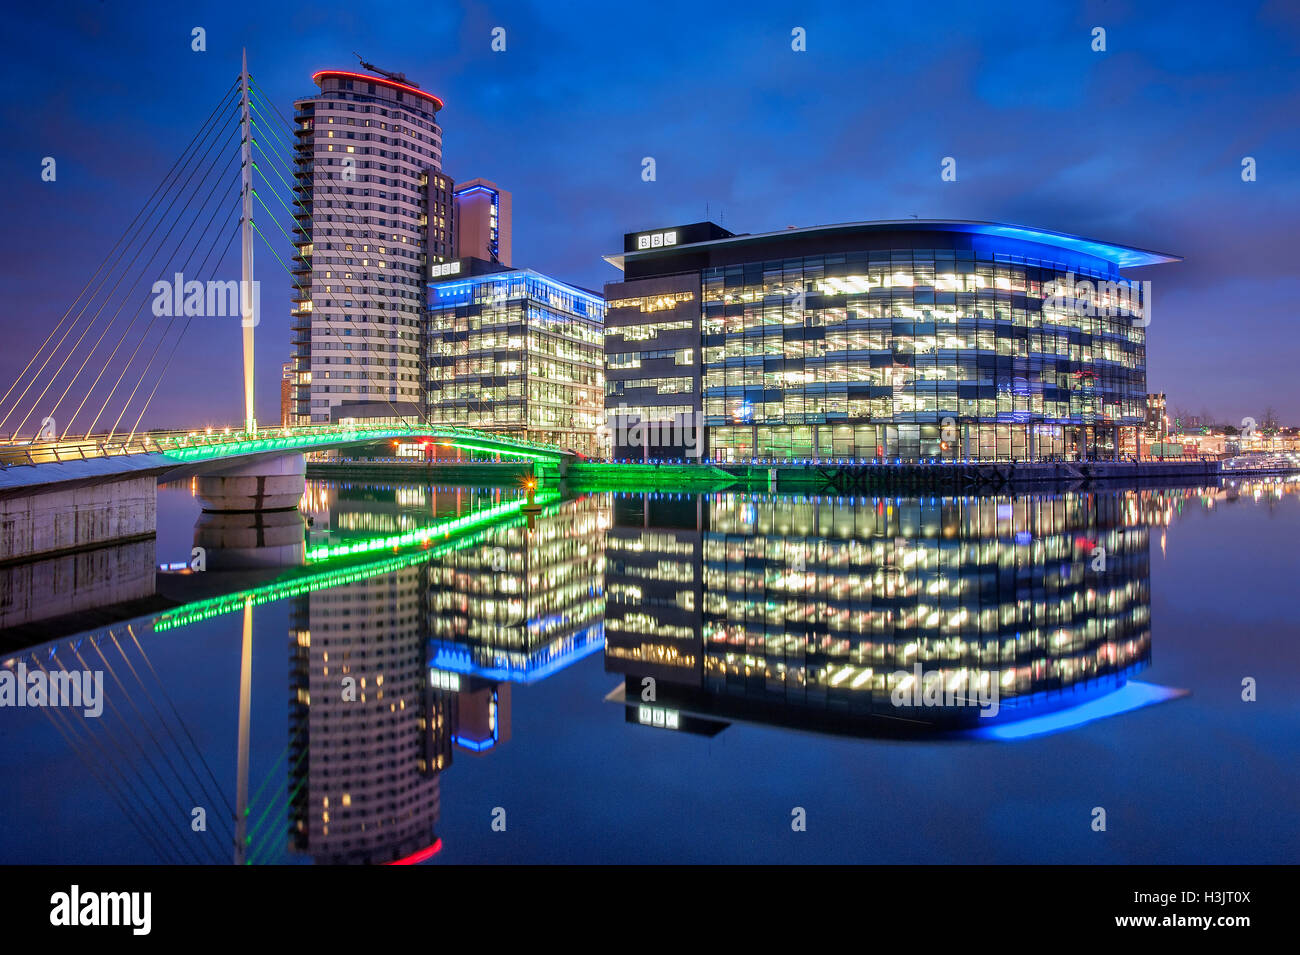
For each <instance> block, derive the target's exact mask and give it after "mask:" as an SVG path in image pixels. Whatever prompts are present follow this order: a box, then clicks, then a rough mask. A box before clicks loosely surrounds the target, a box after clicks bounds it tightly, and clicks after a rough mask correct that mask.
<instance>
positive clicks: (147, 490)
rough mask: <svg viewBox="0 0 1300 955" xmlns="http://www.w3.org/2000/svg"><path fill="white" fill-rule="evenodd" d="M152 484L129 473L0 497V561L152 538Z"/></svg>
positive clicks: (155, 507) (155, 497) (154, 496)
mask: <svg viewBox="0 0 1300 955" xmlns="http://www.w3.org/2000/svg"><path fill="white" fill-rule="evenodd" d="M157 484H158V482H157V480H156V479H155V478H153V477H152V476H149V477H137V476H134V475H133V476H131V477H127V478H122V479H120V480H107V481H99V482H96V483H93V484H92V483H85V484H78V485H65V486H57V485H56V486H54V487H51V488H49V489H48V490H41V489H40V488H35V489H33V490H31V491H27V492H26V493H23V494H12V495H6V496H5V497H0V564H4V563H7V562H11V561H20V560H30V559H32V558H36V557H52V556H56V555H60V554H67V553H72V552H73V551H80V550H85V549H87V548H89V547H94V546H96V545H100V544H106V543H108V542H109V541H125V540H131V539H143V538H151V537H153V535H154V532H155V528H156V527H157V524H156V517H157V511H158V494H157ZM295 503H296V501H295Z"/></svg>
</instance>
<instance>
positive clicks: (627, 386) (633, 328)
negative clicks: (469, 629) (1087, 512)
mask: <svg viewBox="0 0 1300 955" xmlns="http://www.w3.org/2000/svg"><path fill="white" fill-rule="evenodd" d="M605 258H606V260H607V261H609V262H610V263H611V264H613V265H614V266H616V267H617V268H619V269H621V270H622V271H623V273H624V279H623V281H620V282H611V283H609V284H607V285H606V286H605V299H606V302H607V308H606V313H605V372H606V376H605V377H606V382H605V411H606V419H607V425H608V426H609V428H610V432H611V438H612V445H613V447H612V453H613V457H614V458H615V459H620V460H655V459H658V460H664V459H678V458H683V459H692V458H699V459H703V460H709V461H716V462H731V461H737V462H738V461H749V460H753V459H759V460H773V459H776V460H793V461H831V460H840V461H849V460H855V461H872V460H882V461H883V460H888V461H893V460H898V459H901V460H905V461H915V460H929V459H942V460H972V461H1024V460H1046V459H1071V460H1077V459H1109V458H1115V457H1120V456H1126V455H1130V454H1135V453H1140V452H1141V450H1142V449H1141V440H1142V436H1141V429H1142V426H1143V423H1144V421H1145V417H1146V395H1147V390H1146V387H1147V386H1146V326H1147V325H1148V324H1149V323H1150V320H1151V317H1150V304H1151V302H1150V282H1149V281H1147V282H1139V281H1137V280H1130V279H1129V278H1128V277H1126V276H1123V275H1121V272H1120V270H1121V269H1127V268H1133V267H1139V266H1149V265H1156V264H1159V263H1165V262H1176V261H1180V260H1179V259H1178V257H1176V256H1172V255H1165V254H1162V253H1157V252H1149V251H1145V250H1142V249H1136V248H1130V247H1126V246H1119V245H1112V244H1109V243H1105V242H1098V241H1094V240H1090V239H1084V238H1080V237H1077V236H1071V235H1065V234H1062V233H1056V232H1048V231H1045V230H1037V229H1028V228H1024V227H1020V226H1013V225H1006V224H999V223H991V222H962V221H937V220H918V219H910V220H906V221H885V222H859V223H848V224H842V225H830V226H816V227H811V228H801V229H795V228H790V229H786V230H783V231H780V232H769V233H762V234H755V235H734V234H732V233H730V232H728V231H727V230H725V229H723V228H721V227H720V226H718V225H716V224H714V223H712V222H701V223H695V224H691V225H683V226H674V227H668V228H662V229H654V230H650V231H646V232H636V233H629V234H628V235H626V236H625V237H624V249H623V252H622V253H621V254H618V255H609V256H606V257H605Z"/></svg>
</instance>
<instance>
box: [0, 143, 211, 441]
mask: <svg viewBox="0 0 1300 955" xmlns="http://www.w3.org/2000/svg"><path fill="white" fill-rule="evenodd" d="M220 128H221V127H220V126H219V125H216V126H214V127H213V129H220ZM219 141H220V140H219V138H217V139H213V141H212V142H211V143H209V145H208V147H207V151H206V152H205V153H204V155H203V158H202V159H200V160H199V165H197V166H195V167H194V168H193V169H192V170H191V171H190V175H189V177H188V178H187V179H186V181H185V184H184V185H183V186H182V187H181V189H180V191H178V192H177V193H176V194H175V195H174V196H172V199H171V202H169V203H168V206H167V209H166V211H165V212H164V213H163V216H164V217H166V216H167V215H169V214H170V213H171V210H172V207H173V206H175V204H176V200H177V199H179V198H180V197H181V195H182V194H183V193H184V192H185V190H187V189H188V188H189V184H190V182H191V181H192V180H193V178H194V175H195V173H197V172H198V170H199V169H201V168H202V166H203V164H204V163H205V162H206V161H207V156H208V153H211V151H212V147H213V146H215V145H216V144H217V142H219ZM179 221H180V218H179V217H178V218H177V220H176V221H175V222H173V223H172V226H171V227H170V228H169V229H168V230H167V235H170V234H171V231H172V229H174V228H175V226H176V223H177V222H179ZM162 223H163V219H159V220H158V222H156V223H155V224H154V226H153V229H152V230H150V233H149V236H148V238H146V240H145V242H146V243H148V242H151V241H152V240H153V237H154V234H155V233H157V231H158V228H159V226H161V225H162ZM163 241H164V242H165V241H166V236H164V237H163ZM143 248H144V247H143V246H142V247H141V248H139V249H137V250H136V252H135V253H134V255H132V257H131V261H130V262H129V263H128V265H127V270H128V271H129V270H131V269H133V268H134V266H135V262H136V260H137V259H138V258H139V257H140V253H141V252H142V251H143ZM157 252H158V250H157V249H155V250H154V253H153V255H152V256H150V259H149V262H148V263H146V267H147V266H148V264H150V263H151V262H152V261H153V259H154V257H156V256H157ZM126 274H127V273H125V272H124V273H123V275H122V276H121V277H120V278H119V279H118V280H117V282H116V283H115V284H114V286H113V288H112V290H111V291H110V292H109V298H111V297H112V296H113V295H114V294H115V293H116V292H117V289H118V287H120V286H121V284H122V280H123V279H124V278H125V277H126ZM137 281H138V279H137ZM132 285H134V283H132ZM87 304H89V303H87ZM105 305H107V299H106V300H105V303H104V305H101V306H100V307H99V309H98V310H97V311H96V312H95V315H94V317H93V318H92V319H91V320H90V323H89V324H88V325H87V326H86V329H85V331H83V332H82V333H81V336H80V337H79V338H78V339H77V341H76V342H75V343H74V344H73V346H72V350H70V351H69V353H68V355H67V357H65V358H64V359H63V361H62V362H61V363H60V364H59V367H58V368H57V369H56V370H55V372H54V374H53V376H51V378H50V382H49V384H47V385H46V386H45V388H44V389H43V390H42V391H41V393H40V394H39V395H38V396H37V398H36V400H35V401H34V402H33V403H32V407H31V409H30V410H28V412H27V414H26V415H25V416H24V417H23V419H22V421H21V422H19V424H18V425H17V427H16V428H15V429H14V433H15V434H17V432H18V431H19V430H21V429H22V427H23V425H24V424H26V423H27V420H28V418H30V417H31V416H32V414H33V412H35V410H36V408H37V406H38V405H39V404H40V402H41V400H42V399H43V398H44V397H45V395H46V394H47V393H48V392H49V390H50V388H51V387H52V386H53V384H54V381H55V380H56V379H57V378H58V376H59V374H60V373H61V372H62V371H63V368H64V366H65V365H66V364H67V362H68V360H69V359H70V358H71V357H72V354H73V352H75V350H76V348H77V346H78V345H79V344H80V343H81V341H82V339H84V338H85V336H86V334H87V332H89V330H90V328H91V326H92V325H93V324H94V322H95V321H96V320H97V319H98V318H99V315H100V313H101V312H102V311H103V310H104V307H105ZM83 314H84V309H83ZM78 320H80V316H78ZM74 325H75V323H74ZM72 328H73V326H69V328H68V332H65V333H64V338H66V337H67V335H68V334H69V333H70V332H71V331H72ZM60 344H62V340H60ZM51 357H52V356H51Z"/></svg>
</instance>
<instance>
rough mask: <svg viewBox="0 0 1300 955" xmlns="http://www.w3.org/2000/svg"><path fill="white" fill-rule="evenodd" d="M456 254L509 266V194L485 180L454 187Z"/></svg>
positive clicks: (461, 256)
mask: <svg viewBox="0 0 1300 955" xmlns="http://www.w3.org/2000/svg"><path fill="white" fill-rule="evenodd" d="M453 195H454V196H455V202H456V254H457V256H458V257H460V258H476V259H487V260H488V261H489V262H496V263H498V264H500V265H510V264H511V262H510V231H511V230H510V205H511V197H510V193H508V192H506V191H505V190H504V189H502V188H501V187H500V186H498V185H497V184H496V183H494V182H488V181H487V180H486V179H470V180H468V181H466V182H462V183H461V184H460V185H459V186H457V187H456V189H455V192H454V193H453Z"/></svg>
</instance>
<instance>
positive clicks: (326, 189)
mask: <svg viewBox="0 0 1300 955" xmlns="http://www.w3.org/2000/svg"><path fill="white" fill-rule="evenodd" d="M253 87H254V90H255V92H256V93H257V94H258V95H259V96H260V98H261V99H262V101H263V103H264V105H265V107H266V109H265V110H261V109H259V110H258V112H259V114H261V113H267V114H269V115H273V116H275V118H276V119H278V120H279V121H280V124H281V125H282V126H284V127H285V128H286V130H287V131H288V132H290V133H292V132H293V127H292V126H291V125H289V123H288V122H287V121H286V120H285V119H284V117H283V115H281V114H280V113H279V111H278V110H276V109H275V108H274V107H273V106H272V105H271V104H270V102H269V97H268V96H267V95H266V93H265V92H264V91H263V90H262V89H261V87H260V86H258V85H257V84H256V83H254V84H253ZM259 128H262V129H266V130H267V132H268V134H269V135H271V136H272V138H273V139H277V137H276V136H275V131H274V129H272V128H269V127H265V126H259ZM277 141H278V142H280V143H281V144H282V145H284V141H283V140H279V139H277ZM258 148H259V151H260V152H262V154H263V155H264V156H267V157H268V158H270V156H271V155H272V154H268V153H266V152H265V151H264V150H261V147H260V144H259V147H258ZM286 148H288V147H287V146H286ZM277 158H279V157H277ZM280 162H281V163H282V164H285V165H286V168H287V163H286V162H285V160H284V159H282V158H280ZM255 168H256V166H255ZM272 169H273V170H274V171H275V173H276V175H277V176H279V177H280V179H281V181H284V177H283V176H282V175H280V172H279V170H278V169H276V167H275V166H274V165H273V166H272ZM258 171H259V172H261V170H260V169H259V170H258ZM290 174H291V175H293V176H294V177H295V179H296V178H298V174H297V173H296V172H293V171H292V170H290ZM262 178H263V179H264V180H266V182H267V184H268V185H270V186H271V187H272V191H273V192H274V191H275V188H274V184H273V183H271V182H270V180H269V179H267V177H266V174H265V173H262ZM312 184H313V186H318V187H319V191H320V192H321V193H322V194H325V195H326V196H332V197H333V198H335V199H337V200H339V202H340V206H339V208H341V209H350V208H352V205H351V203H350V202H349V201H348V200H347V199H346V198H345V197H344V196H343V195H342V194H341V193H338V192H336V191H335V190H333V189H332V188H331V187H330V186H329V180H328V178H326V177H323V176H314V177H313V179H312ZM277 197H278V193H277ZM281 203H282V204H283V200H281ZM294 203H295V205H299V206H302V205H304V201H303V200H301V199H297V198H295V200H294ZM305 215H306V217H307V219H308V220H309V221H310V222H311V223H312V226H313V227H315V226H316V219H315V217H314V216H313V215H312V214H311V213H310V212H308V213H305ZM298 217H299V215H298V214H295V215H294V218H295V219H297V218H298ZM357 218H358V219H360V220H361V222H360V224H361V225H362V227H363V228H364V229H365V231H366V232H368V233H369V234H370V237H371V239H372V240H373V241H374V242H375V244H376V250H377V249H378V243H379V242H380V241H382V242H385V243H387V242H388V241H389V240H387V239H385V238H384V237H383V236H382V235H380V234H378V233H376V232H375V230H374V227H373V226H372V225H371V224H370V222H369V221H368V220H369V219H370V218H371V217H370V216H366V215H361V216H358V217H357ZM299 228H300V227H299ZM291 241H292V240H291ZM296 244H297V243H295V245H296ZM308 271H309V272H314V271H315V267H314V265H313V266H309V267H308ZM290 274H291V275H292V273H290ZM366 274H367V275H368V276H369V280H370V281H371V282H373V283H376V288H377V283H378V280H377V279H376V278H375V277H374V276H373V274H371V273H366ZM363 281H364V279H363ZM298 288H299V290H300V291H301V290H302V286H298ZM361 291H362V294H363V295H364V296H365V297H366V298H367V299H372V298H378V299H381V300H382V298H383V297H384V296H383V295H382V293H379V292H377V291H372V290H368V289H366V288H365V287H364V286H362V288H361ZM391 297H392V299H393V301H392V302H391V303H390V304H391V305H392V306H393V307H394V309H396V306H397V305H398V304H399V303H398V302H397V301H396V295H395V294H394V295H393V296H391ZM331 298H332V297H331ZM328 300H329V299H327V301H328ZM333 303H337V298H333ZM361 309H362V313H363V315H366V317H367V318H372V319H373V318H375V317H376V316H374V315H372V314H367V313H373V312H374V311H376V309H375V308H374V306H372V305H362V306H361ZM378 311H379V312H380V314H379V316H377V317H378V318H379V319H381V320H382V319H383V318H384V315H383V311H382V307H381V308H380V309H379V310H378ZM320 317H321V318H323V319H324V322H325V324H327V325H329V326H330V330H331V331H333V333H334V337H335V338H337V339H338V341H339V344H340V345H342V346H343V347H344V349H345V350H347V351H353V350H354V349H353V348H352V345H351V344H350V343H347V344H345V343H344V342H343V339H344V338H345V337H350V336H343V335H339V334H338V331H337V329H335V328H334V327H333V322H332V321H331V320H330V319H329V318H327V317H325V316H324V315H322V316H320ZM314 320H315V318H313V321H314ZM417 327H418V322H417ZM362 338H363V342H362V345H363V356H362V357H363V361H362V365H361V372H362V375H363V377H364V378H365V380H366V382H367V383H368V384H370V385H371V386H372V388H373V390H374V392H375V393H376V394H377V395H379V396H380V397H382V398H383V399H384V401H385V403H386V404H387V405H388V406H389V407H390V408H392V409H393V414H394V416H395V417H397V418H399V419H400V420H401V421H402V422H403V424H404V425H405V426H406V427H408V428H409V427H411V423H410V421H409V420H408V418H407V415H404V414H402V413H401V412H399V411H398V410H397V408H396V406H395V405H393V403H392V401H391V400H389V399H388V396H387V395H386V394H385V389H384V388H383V387H382V386H381V385H380V384H379V383H378V382H376V381H375V379H373V378H372V377H371V376H370V373H369V371H368V370H367V369H368V367H369V366H370V364H371V363H372V362H371V361H370V359H374V360H373V364H374V365H375V366H376V367H378V368H381V369H383V368H385V367H387V368H389V369H391V367H392V366H391V364H388V365H387V366H386V365H385V363H384V362H383V361H382V360H381V359H380V358H379V357H378V355H377V353H375V352H374V351H373V350H371V349H370V348H369V347H368V344H367V342H368V338H367V336H362ZM417 338H419V340H420V346H417V348H416V353H415V358H416V362H417V364H418V365H419V366H420V371H421V375H422V376H423V377H424V378H425V379H427V378H428V368H427V366H425V364H424V362H423V360H422V359H421V358H420V347H422V344H423V341H422V338H420V337H419V336H417ZM399 340H400V339H399ZM381 341H382V339H381ZM423 386H424V382H423V381H422V382H421V387H422V388H423ZM421 417H423V414H421Z"/></svg>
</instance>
